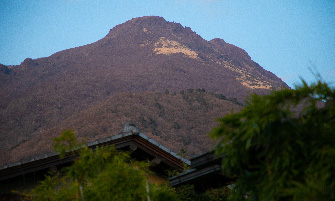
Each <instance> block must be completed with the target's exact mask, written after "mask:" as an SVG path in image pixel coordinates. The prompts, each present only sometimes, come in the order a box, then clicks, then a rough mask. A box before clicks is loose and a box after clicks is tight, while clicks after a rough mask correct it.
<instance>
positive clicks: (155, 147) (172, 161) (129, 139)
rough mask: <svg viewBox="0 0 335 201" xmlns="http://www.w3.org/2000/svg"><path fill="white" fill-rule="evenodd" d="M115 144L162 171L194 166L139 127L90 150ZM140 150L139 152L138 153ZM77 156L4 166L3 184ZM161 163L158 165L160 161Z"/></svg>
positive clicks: (0, 175)
mask: <svg viewBox="0 0 335 201" xmlns="http://www.w3.org/2000/svg"><path fill="white" fill-rule="evenodd" d="M108 145H114V146H115V148H116V149H130V150H132V151H134V152H135V156H136V154H137V156H138V157H139V156H140V155H141V157H142V158H143V157H147V159H149V160H155V162H156V163H157V164H158V163H159V164H161V166H162V168H163V166H164V168H170V169H175V170H178V171H180V172H181V171H183V164H187V165H190V161H189V160H187V159H185V158H183V157H181V156H179V155H177V154H176V153H174V152H172V151H170V150H169V149H168V148H166V147H164V146H163V145H161V144H159V143H157V142H156V141H154V140H153V139H151V138H149V137H148V136H146V135H144V134H143V133H141V132H140V131H139V129H138V128H137V127H136V125H135V124H132V123H126V124H125V125H124V127H123V129H122V130H121V131H120V132H119V133H118V134H116V135H114V136H111V137H108V138H105V139H99V140H96V141H93V142H90V143H88V144H87V146H88V147H89V148H92V149H94V148H96V147H101V146H108ZM135 150H136V151H135ZM74 157H75V155H74V154H69V155H67V156H65V157H64V158H60V157H59V153H46V154H40V155H37V156H32V157H30V158H26V159H23V160H21V161H18V162H15V163H10V164H5V165H3V166H1V167H0V181H2V180H5V179H9V178H13V177H16V176H20V175H23V174H27V173H31V172H34V171H38V170H42V169H46V168H50V167H53V166H57V165H61V164H65V163H68V162H71V161H73V160H74ZM157 161H158V162H157Z"/></svg>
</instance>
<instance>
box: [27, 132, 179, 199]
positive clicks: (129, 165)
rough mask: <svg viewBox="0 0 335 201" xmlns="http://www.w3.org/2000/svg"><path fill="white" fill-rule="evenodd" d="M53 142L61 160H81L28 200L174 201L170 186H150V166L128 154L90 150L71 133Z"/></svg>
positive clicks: (43, 184)
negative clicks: (162, 198) (70, 158)
mask: <svg viewBox="0 0 335 201" xmlns="http://www.w3.org/2000/svg"><path fill="white" fill-rule="evenodd" d="M53 140H54V148H55V150H56V151H58V152H59V153H60V156H61V157H64V156H66V155H68V154H70V155H71V154H72V155H78V157H77V159H76V160H75V161H74V164H73V165H71V166H69V167H68V168H65V169H64V170H62V171H60V172H57V173H54V174H51V175H49V176H47V177H46V179H45V180H44V181H42V182H41V183H40V185H38V186H37V187H36V188H34V189H33V190H32V191H31V193H30V194H29V196H28V197H29V199H32V200H86V201H87V200H147V198H148V196H151V197H153V198H157V200H158V199H160V198H161V197H162V196H163V197H165V199H164V200H171V199H172V198H174V197H175V196H176V195H175V193H174V191H173V190H171V189H169V187H167V186H162V187H159V186H155V185H153V184H149V183H148V179H147V175H148V174H152V173H151V172H149V171H148V164H147V163H145V162H138V161H133V160H131V158H130V156H129V155H128V154H127V153H124V152H119V151H117V150H115V149H114V148H113V147H112V146H106V147H97V148H96V149H95V150H93V149H90V148H88V147H87V146H85V145H84V144H83V143H78V142H77V140H76V138H75V135H74V132H73V131H72V130H65V131H63V132H62V134H61V135H60V136H59V137H57V138H55V139H53ZM148 185H149V186H150V189H152V190H151V191H150V193H148V192H147V186H148ZM163 189H165V190H163ZM157 192H160V193H157ZM172 200H174V199H172Z"/></svg>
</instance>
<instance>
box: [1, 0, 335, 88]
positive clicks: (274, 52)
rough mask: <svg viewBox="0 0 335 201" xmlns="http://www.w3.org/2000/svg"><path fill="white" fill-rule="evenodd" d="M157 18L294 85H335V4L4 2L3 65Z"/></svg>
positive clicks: (272, 0)
mask: <svg viewBox="0 0 335 201" xmlns="http://www.w3.org/2000/svg"><path fill="white" fill-rule="evenodd" d="M149 15H155V16H162V17H164V18H165V19H166V20H167V21H171V22H172V21H174V22H178V23H181V24H182V25H183V26H188V27H191V29H192V30H193V31H195V32H196V33H197V34H199V35H200V36H202V37H203V38H204V39H206V40H211V39H213V38H222V39H224V40H225V41H226V42H228V43H231V44H234V45H236V46H238V47H240V48H243V49H244V50H246V51H247V52H248V54H249V55H250V56H251V58H252V59H253V60H254V61H255V62H257V63H259V64H260V65H261V66H262V67H263V68H265V69H266V70H268V71H271V72H273V73H274V74H276V75H277V76H278V77H280V78H282V80H283V81H285V82H286V83H287V84H288V85H289V86H291V87H292V86H293V85H294V84H298V83H300V78H299V77H302V78H304V79H305V80H307V81H314V80H315V78H314V76H313V74H312V73H311V72H310V70H309V69H316V70H317V71H318V72H319V73H320V74H321V76H322V77H323V79H324V80H325V81H327V82H330V83H332V84H333V86H335V1H334V0H151V1H149V0H122V1H121V0H120V1H114V0H0V27H1V29H0V63H2V64H5V65H18V64H20V63H21V62H22V61H23V60H24V59H25V58H28V57H29V58H33V59H36V58H40V57H47V56H50V55H51V54H53V53H55V52H58V51H61V50H64V49H68V48H73V47H77V46H81V45H85V44H88V43H93V42H95V41H97V40H99V39H101V38H103V37H104V36H105V35H106V34H107V33H108V31H109V29H111V28H113V27H114V26H115V25H117V24H121V23H123V22H125V21H127V20H130V19H131V18H134V17H141V16H149Z"/></svg>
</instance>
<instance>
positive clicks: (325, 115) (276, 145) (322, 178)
mask: <svg viewBox="0 0 335 201" xmlns="http://www.w3.org/2000/svg"><path fill="white" fill-rule="evenodd" d="M218 121H219V126H218V127H217V128H215V129H213V130H212V132H211V133H210V136H211V137H213V138H215V139H218V140H219V144H218V146H217V147H216V151H217V154H220V155H222V156H223V160H222V169H223V171H224V173H225V174H226V175H228V176H230V177H234V178H236V183H235V184H234V185H233V189H232V199H233V200H246V199H250V200H294V201H298V200H299V201H301V200H335V91H334V89H333V88H331V87H329V86H328V85H327V84H326V83H324V82H322V81H319V82H318V83H316V84H311V85H308V84H306V82H304V81H303V84H302V85H301V86H298V87H296V89H295V90H291V89H284V90H281V91H275V92H272V93H271V94H270V95H266V96H258V95H253V96H252V97H251V98H250V99H248V101H247V104H246V106H245V107H244V109H243V110H242V111H241V112H239V113H232V114H229V115H227V116H225V117H223V118H220V119H219V120H218Z"/></svg>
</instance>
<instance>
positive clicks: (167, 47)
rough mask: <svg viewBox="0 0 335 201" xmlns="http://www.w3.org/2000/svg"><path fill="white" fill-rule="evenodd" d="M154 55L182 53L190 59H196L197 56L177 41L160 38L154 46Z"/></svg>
mask: <svg viewBox="0 0 335 201" xmlns="http://www.w3.org/2000/svg"><path fill="white" fill-rule="evenodd" d="M154 53H156V54H166V55H169V54H176V53H182V54H184V55H186V56H188V57H190V58H193V59H198V54H197V53H196V52H195V51H192V50H191V49H189V48H187V47H186V46H184V45H182V44H180V43H178V42H177V41H173V40H169V39H167V38H165V37H161V38H160V39H159V41H157V42H156V43H155V44H154Z"/></svg>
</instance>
